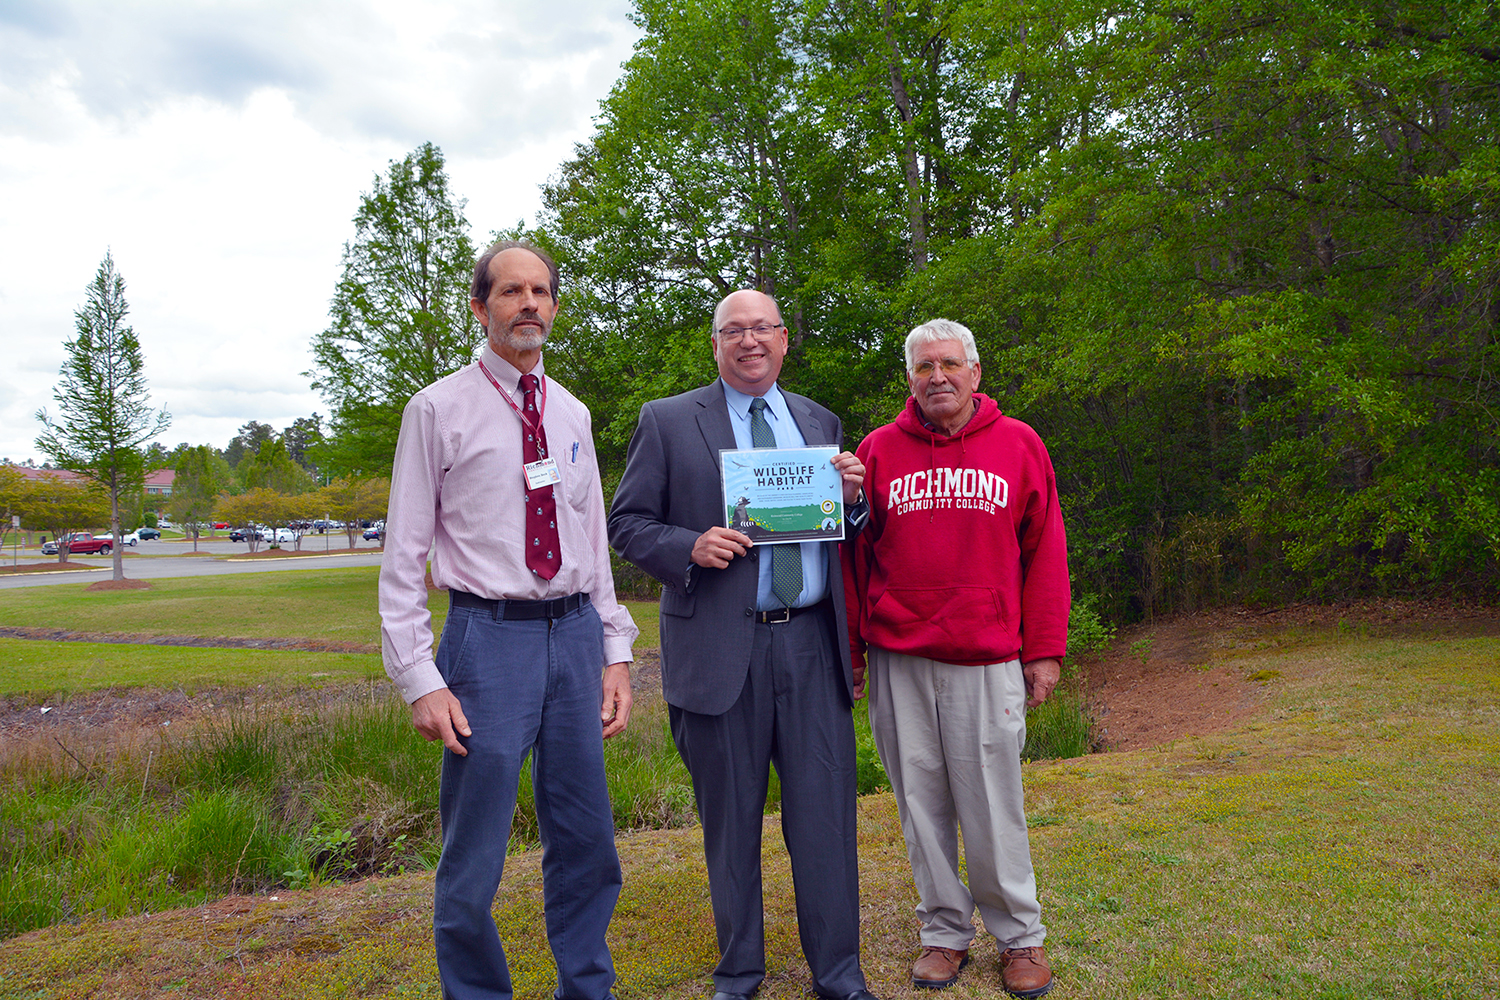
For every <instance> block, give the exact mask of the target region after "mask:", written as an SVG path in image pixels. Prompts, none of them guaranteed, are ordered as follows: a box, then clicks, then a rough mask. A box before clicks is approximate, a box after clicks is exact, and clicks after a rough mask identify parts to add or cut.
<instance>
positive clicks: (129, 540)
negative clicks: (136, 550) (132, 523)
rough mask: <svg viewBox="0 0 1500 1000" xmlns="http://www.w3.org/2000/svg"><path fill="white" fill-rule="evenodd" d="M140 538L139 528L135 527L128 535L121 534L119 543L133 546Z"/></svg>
mask: <svg viewBox="0 0 1500 1000" xmlns="http://www.w3.org/2000/svg"><path fill="white" fill-rule="evenodd" d="M140 540H141V533H140V530H139V529H137V530H135V531H132V532H131V533H130V534H128V535H121V536H120V544H121V545H131V546H134V545H135V544H136V543H137V542H139V541H140Z"/></svg>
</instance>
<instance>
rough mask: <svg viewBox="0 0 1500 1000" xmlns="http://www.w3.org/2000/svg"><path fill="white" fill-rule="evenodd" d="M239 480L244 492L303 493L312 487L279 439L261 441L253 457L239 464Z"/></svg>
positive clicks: (248, 455) (310, 480)
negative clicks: (267, 489)
mask: <svg viewBox="0 0 1500 1000" xmlns="http://www.w3.org/2000/svg"><path fill="white" fill-rule="evenodd" d="M237 471H238V472H239V479H240V483H241V485H243V486H244V487H245V489H247V490H251V489H255V488H256V487H257V486H268V487H270V488H271V489H273V490H276V491H277V492H278V493H285V494H288V495H295V494H298V493H305V492H307V491H308V490H309V489H311V488H312V486H313V481H312V476H310V475H308V472H307V470H306V469H304V468H303V467H302V466H300V465H298V464H297V463H296V462H294V461H293V460H292V456H291V455H289V454H288V453H287V450H286V444H285V443H284V442H283V441H282V440H281V439H280V438H273V439H271V440H269V441H262V442H261V444H260V447H259V448H257V449H256V450H255V452H254V453H253V454H247V455H246V456H245V458H244V459H243V460H242V461H241V462H240V467H239V469H238V470H237Z"/></svg>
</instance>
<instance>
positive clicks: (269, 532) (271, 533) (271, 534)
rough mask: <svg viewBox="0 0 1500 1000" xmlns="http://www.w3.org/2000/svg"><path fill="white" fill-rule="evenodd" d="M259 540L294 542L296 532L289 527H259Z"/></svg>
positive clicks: (278, 542)
mask: <svg viewBox="0 0 1500 1000" xmlns="http://www.w3.org/2000/svg"><path fill="white" fill-rule="evenodd" d="M260 540H261V541H263V542H276V543H277V544H280V543H281V542H295V541H296V540H297V533H296V532H295V531H293V530H292V529H291V528H261V529H260Z"/></svg>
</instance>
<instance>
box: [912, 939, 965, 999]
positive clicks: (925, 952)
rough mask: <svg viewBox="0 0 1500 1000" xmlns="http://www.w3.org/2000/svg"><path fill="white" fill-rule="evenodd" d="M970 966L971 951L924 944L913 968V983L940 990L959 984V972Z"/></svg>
mask: <svg viewBox="0 0 1500 1000" xmlns="http://www.w3.org/2000/svg"><path fill="white" fill-rule="evenodd" d="M968 964H969V949H967V948H965V949H964V950H963V951H958V950H957V949H955V948H939V947H938V946H937V945H931V944H924V945H923V946H922V954H921V955H919V956H917V963H916V964H915V965H913V966H912V967H911V981H912V983H913V985H916V986H926V987H927V988H929V989H934V990H940V989H942V988H944V987H945V986H952V985H953V984H954V983H956V982H958V970H960V969H962V968H963V967H964V966H966V965H968Z"/></svg>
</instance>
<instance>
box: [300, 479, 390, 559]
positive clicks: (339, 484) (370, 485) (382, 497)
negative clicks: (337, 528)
mask: <svg viewBox="0 0 1500 1000" xmlns="http://www.w3.org/2000/svg"><path fill="white" fill-rule="evenodd" d="M317 496H318V506H319V507H320V508H321V510H322V512H323V513H324V514H326V515H328V516H330V517H332V518H333V519H334V520H338V521H342V522H344V533H345V534H347V535H348V536H349V547H350V548H351V549H352V548H354V541H355V539H356V538H358V537H359V536H360V534H361V529H360V522H361V521H373V520H378V519H380V518H383V517H385V511H386V506H387V505H388V504H389V503H390V497H391V481H390V480H389V479H387V478H385V477H379V478H375V479H343V478H340V479H335V480H334V481H333V482H331V483H329V484H328V485H327V486H325V487H323V488H322V489H321V490H319V491H318V494H317Z"/></svg>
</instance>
